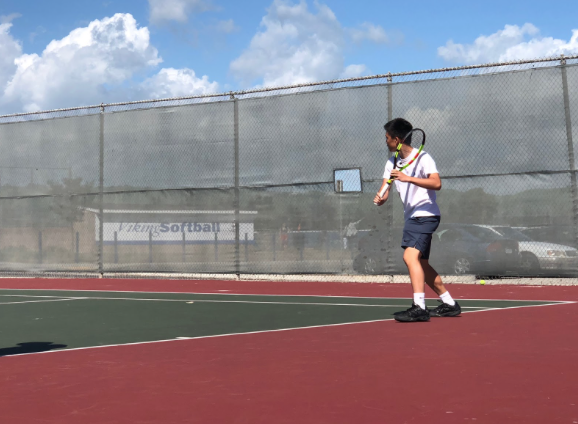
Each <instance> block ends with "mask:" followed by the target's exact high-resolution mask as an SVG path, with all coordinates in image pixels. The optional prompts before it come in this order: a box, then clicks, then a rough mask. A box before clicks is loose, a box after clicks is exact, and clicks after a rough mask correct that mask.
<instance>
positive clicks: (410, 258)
mask: <svg viewBox="0 0 578 424" xmlns="http://www.w3.org/2000/svg"><path fill="white" fill-rule="evenodd" d="M420 256H421V252H420V251H419V250H417V249H415V248H412V247H408V248H407V249H405V252H403V261H404V262H405V264H406V265H413V264H416V263H420Z"/></svg>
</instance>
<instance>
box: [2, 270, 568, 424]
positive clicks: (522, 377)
mask: <svg viewBox="0 0 578 424" xmlns="http://www.w3.org/2000/svg"><path fill="white" fill-rule="evenodd" d="M0 288H17V289H26V288H30V289H44V290H46V289H63V290H64V289H66V290H83V289H84V290H119V291H122V290H124V291H151V292H194V293H223V290H226V293H247V294H284V295H331V296H368V297H371V296H375V297H408V296H410V295H411V289H410V287H409V284H408V285H398V284H396V285H392V284H354V283H304V282H299V283H285V282H283V283H281V282H231V281H161V280H147V281H140V280H116V279H115V280H92V279H87V280H58V279H30V280H28V279H14V280H8V279H6V280H0ZM449 290H450V291H451V292H452V294H453V295H454V297H456V298H469V299H476V298H477V299H520V300H522V299H523V300H564V301H578V287H517V286H474V285H449ZM427 295H428V297H433V296H432V295H431V294H427ZM408 306H409V301H408ZM577 312H578V304H575V303H572V304H563V305H552V306H543V307H523V308H517V309H504V310H492V311H483V312H476V313H467V314H463V315H462V316H461V317H459V318H445V319H444V318H438V319H432V320H431V321H430V322H429V323H412V324H401V323H396V322H394V321H383V322H374V323H358V324H350V325H342V326H332V327H320V328H309V329H296V330H289V331H281V332H265V333H259V334H241V335H234V336H223V337H214V338H204V339H196V340H179V341H170V342H161V343H148V344H138V345H124V346H115V347H105V348H90V349H86V350H70V351H54V352H48V353H40V354H30V355H22V356H5V357H2V358H0V364H1V366H0V381H2V383H3V386H2V391H1V392H0V411H1V417H2V422H6V423H12V422H14V423H26V424H34V423H66V424H72V423H83V424H85V423H86V424H96V423H107V424H113V423H119V424H120V423H123V424H124V423H147V424H161V423H162V424H172V423H175V424H176V423H247V424H249V423H251V424H254V423H339V424H341V423H343V424H345V423H347V424H350V423H355V424H362V423H424V422H428V423H529V424H534V423H536V424H537V423H578V395H577V393H578V371H577V370H578V319H577V318H578V314H577Z"/></svg>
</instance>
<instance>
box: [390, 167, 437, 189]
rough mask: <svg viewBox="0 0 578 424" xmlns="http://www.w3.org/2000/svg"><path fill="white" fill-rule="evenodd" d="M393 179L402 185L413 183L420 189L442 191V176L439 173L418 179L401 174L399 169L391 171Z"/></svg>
mask: <svg viewBox="0 0 578 424" xmlns="http://www.w3.org/2000/svg"><path fill="white" fill-rule="evenodd" d="M391 178H392V179H394V180H397V181H400V182H402V183H411V184H414V185H416V186H418V187H422V188H425V189H427V190H436V191H437V190H441V188H442V180H441V178H440V174H438V173H437V172H436V173H434V174H428V176H427V178H417V177H410V176H409V175H405V174H404V173H403V172H399V171H398V170H397V169H396V170H393V171H391Z"/></svg>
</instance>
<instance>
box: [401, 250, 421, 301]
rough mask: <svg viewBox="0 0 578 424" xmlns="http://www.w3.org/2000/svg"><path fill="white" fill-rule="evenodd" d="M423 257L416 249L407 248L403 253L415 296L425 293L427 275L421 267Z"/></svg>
mask: <svg viewBox="0 0 578 424" xmlns="http://www.w3.org/2000/svg"><path fill="white" fill-rule="evenodd" d="M421 256H422V253H421V252H420V251H419V250H418V249H416V248H415V247H407V248H406V249H405V251H404V252H403V261H404V262H405V265H406V266H407V270H408V272H409V279H410V280H411V287H412V288H413V292H414V294H415V293H425V273H424V269H423V267H422V265H421ZM424 308H425V305H424Z"/></svg>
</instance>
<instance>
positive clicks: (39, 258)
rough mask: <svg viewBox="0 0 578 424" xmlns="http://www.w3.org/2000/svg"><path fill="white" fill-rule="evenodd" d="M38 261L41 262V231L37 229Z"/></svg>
mask: <svg viewBox="0 0 578 424" xmlns="http://www.w3.org/2000/svg"><path fill="white" fill-rule="evenodd" d="M38 263H39V264H41V263H42V231H38Z"/></svg>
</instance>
